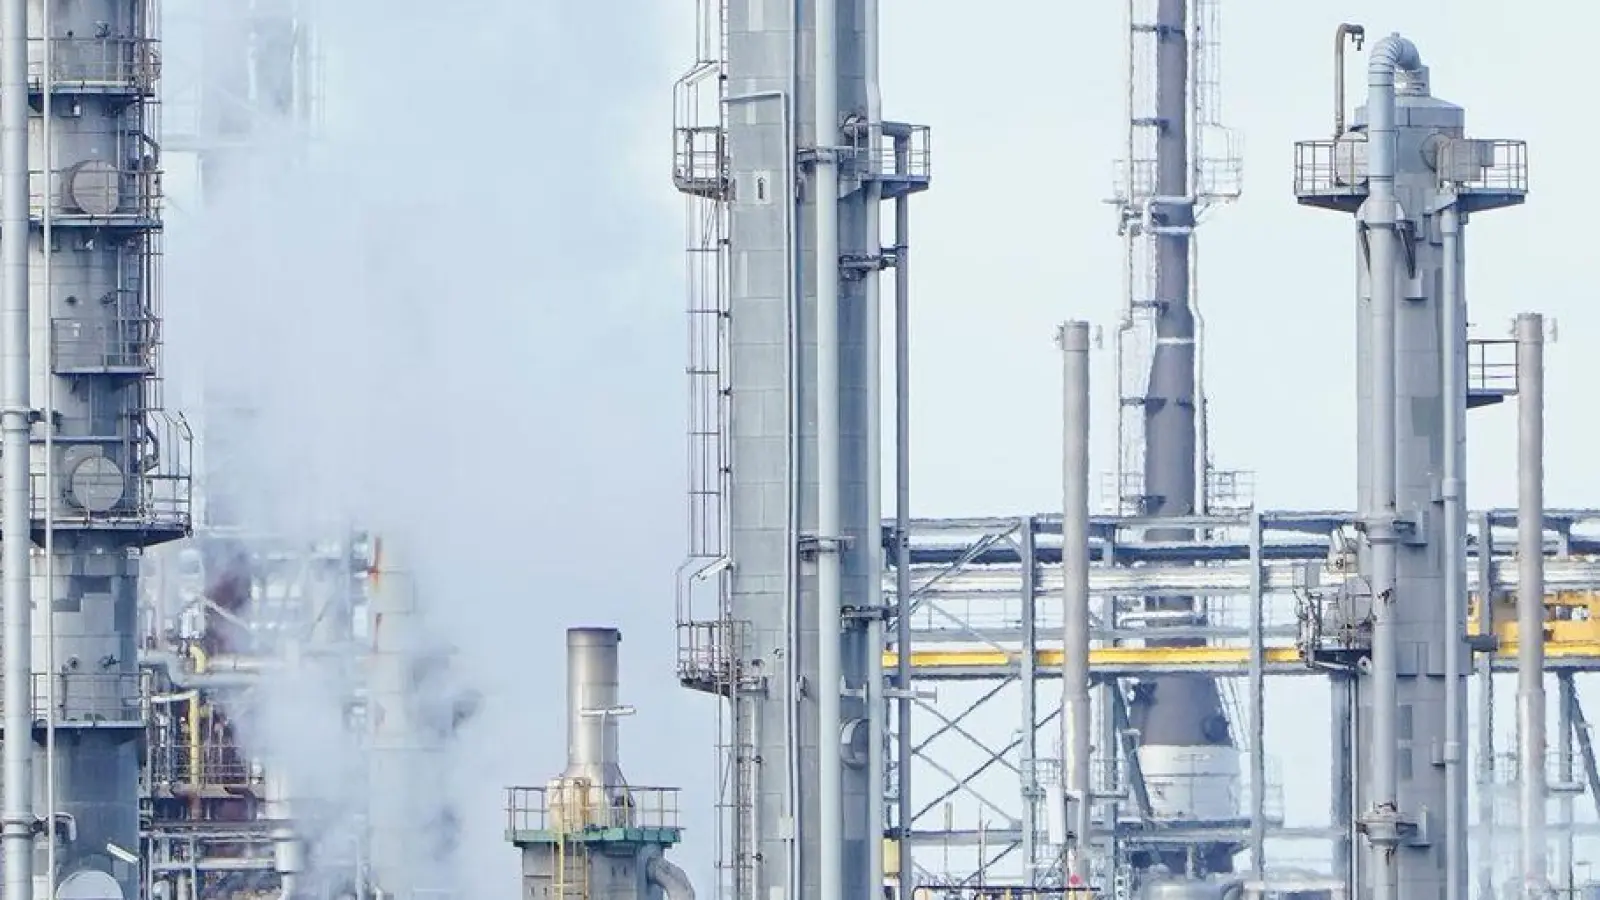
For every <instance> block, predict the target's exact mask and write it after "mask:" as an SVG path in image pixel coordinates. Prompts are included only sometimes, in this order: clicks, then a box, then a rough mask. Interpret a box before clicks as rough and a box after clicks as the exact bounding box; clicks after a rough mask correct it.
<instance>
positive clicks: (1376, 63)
mask: <svg viewBox="0 0 1600 900" xmlns="http://www.w3.org/2000/svg"><path fill="white" fill-rule="evenodd" d="M1420 68H1422V53H1421V52H1419V51H1418V50H1417V45H1416V44H1413V43H1412V42H1411V41H1410V39H1408V38H1404V37H1401V36H1400V35H1399V34H1391V35H1389V36H1388V37H1385V38H1384V39H1383V40H1380V41H1378V43H1376V44H1374V45H1373V46H1372V52H1371V53H1370V54H1368V56H1367V80H1368V81H1369V82H1371V83H1379V84H1387V83H1388V82H1389V81H1391V80H1393V78H1394V73H1395V72H1396V71H1402V72H1415V71H1417V70H1418V69H1420Z"/></svg>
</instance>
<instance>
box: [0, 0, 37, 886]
mask: <svg viewBox="0 0 1600 900" xmlns="http://www.w3.org/2000/svg"><path fill="white" fill-rule="evenodd" d="M47 127H48V126H47ZM45 177H46V178H48V177H49V176H48V175H46V176H45ZM0 184H4V185H5V190H4V191H3V192H0V195H3V196H0V277H3V278H4V281H3V282H0V341H3V342H4V343H3V346H0V355H3V356H4V366H3V368H0V374H3V376H4V386H3V390H4V402H3V405H0V458H3V460H4V462H3V467H4V468H3V476H4V477H3V481H0V485H3V487H0V489H3V494H0V538H3V540H4V546H3V548H0V554H3V556H0V578H3V581H4V587H5V590H4V594H3V596H0V602H3V603H4V605H5V612H4V616H5V621H4V626H5V634H4V639H3V642H0V643H3V649H0V654H3V655H4V658H5V688H4V694H5V735H4V741H3V743H4V745H5V746H4V758H5V759H4V762H5V765H4V783H3V787H0V790H3V791H4V794H5V800H4V811H3V819H0V834H3V836H4V842H5V896H6V898H7V900H27V898H29V897H32V896H33V822H34V817H33V739H32V735H33V687H32V686H33V614H32V610H33V597H32V594H31V590H30V588H31V585H30V583H29V582H30V575H31V574H32V571H33V569H32V559H31V557H30V553H29V551H30V550H31V549H32V547H33V538H32V520H33V511H32V509H31V508H30V505H31V504H30V500H31V498H32V492H31V490H30V487H31V485H30V484H29V474H28V472H29V465H28V463H29V454H30V453H31V450H30V447H29V443H30V441H29V437H30V431H31V424H30V420H31V417H32V408H33V407H32V400H31V393H30V388H29V379H30V376H31V374H32V373H31V371H30V369H29V341H30V339H31V336H30V335H29V332H28V319H29V316H28V301H29V298H28V245H29V241H30V233H31V226H30V224H29V221H28V194H29V193H30V192H29V190H28V189H27V187H26V185H28V184H29V179H28V2H27V0H0ZM47 377H48V376H47Z"/></svg>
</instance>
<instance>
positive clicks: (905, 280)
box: [894, 135, 916, 900]
mask: <svg viewBox="0 0 1600 900" xmlns="http://www.w3.org/2000/svg"><path fill="white" fill-rule="evenodd" d="M894 165H895V171H897V172H902V173H905V172H909V171H910V170H911V138H910V136H909V135H904V136H902V135H897V136H896V137H895V141H894ZM910 316H911V198H910V196H909V195H907V194H904V193H902V194H901V195H900V196H898V197H896V198H895V200H894V393H895V404H894V413H895V423H894V531H895V560H894V591H895V603H896V609H895V632H894V645H895V686H896V687H898V688H899V689H900V692H901V694H900V700H899V709H898V710H897V712H898V713H899V715H898V721H897V722H896V725H897V728H898V736H897V737H898V740H897V742H896V747H895V756H896V759H895V771H896V773H897V775H898V779H899V784H898V785H896V797H897V801H896V802H897V803H898V805H899V810H898V813H897V816H896V820H897V823H898V825H899V835H900V837H899V851H900V853H899V866H898V868H899V871H900V878H899V883H898V884H897V885H896V886H897V887H898V888H899V892H900V900H911V894H912V890H913V888H914V887H915V885H916V877H915V874H914V872H915V867H914V866H913V865H912V860H911V839H910V838H911V819H912V817H913V816H915V815H916V808H915V807H914V806H912V803H911V757H912V751H913V748H914V746H915V745H913V744H912V742H911V318H910Z"/></svg>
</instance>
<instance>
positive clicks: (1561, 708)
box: [1556, 672, 1578, 900]
mask: <svg viewBox="0 0 1600 900" xmlns="http://www.w3.org/2000/svg"><path fill="white" fill-rule="evenodd" d="M1577 697H1578V686H1577V685H1576V684H1574V683H1573V680H1572V673H1571V672H1557V673H1556V733H1557V734H1558V735H1559V736H1560V741H1561V743H1560V744H1559V745H1558V747H1559V749H1558V751H1557V753H1558V755H1557V757H1556V767H1557V768H1556V778H1557V779H1559V780H1560V782H1561V798H1560V800H1559V801H1558V802H1557V807H1558V808H1559V810H1560V820H1559V821H1560V824H1561V831H1560V834H1559V835H1558V837H1557V843H1556V884H1557V885H1558V886H1559V890H1560V893H1561V894H1562V895H1563V896H1565V897H1568V898H1573V900H1575V898H1574V897H1573V894H1574V892H1575V891H1576V890H1577V882H1576V881H1575V880H1574V876H1575V874H1576V873H1575V872H1574V871H1573V866H1574V864H1575V861H1576V856H1575V855H1574V854H1575V852H1576V849H1577V848H1576V846H1575V845H1576V843H1577V841H1576V834H1575V832H1574V830H1573V825H1574V824H1575V823H1574V820H1573V817H1572V813H1573V808H1572V807H1573V804H1572V795H1573V793H1574V792H1575V790H1574V785H1573V771H1572V768H1573V767H1572V763H1573V758H1572V757H1573V753H1572V749H1573V748H1572V744H1573V730H1572V725H1573V723H1572V707H1573V705H1574V703H1576V702H1577Z"/></svg>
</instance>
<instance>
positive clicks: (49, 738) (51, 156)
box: [39, 2, 199, 900]
mask: <svg viewBox="0 0 1600 900" xmlns="http://www.w3.org/2000/svg"><path fill="white" fill-rule="evenodd" d="M54 5H55V4H53V3H49V2H45V3H43V4H41V5H40V6H39V33H40V35H41V36H42V37H43V38H44V46H43V48H42V56H41V62H42V65H41V66H40V76H39V93H40V101H39V119H40V121H41V122H42V123H43V127H42V128H41V130H40V136H39V149H40V151H41V153H40V155H41V156H43V157H44V162H43V163H41V164H40V166H39V168H41V169H43V170H44V178H45V184H50V182H51V179H52V178H53V177H54V174H53V173H54V172H55V171H56V170H57V169H58V168H59V166H57V165H56V152H55V130H56V129H55V121H56V118H55V108H54V97H53V95H54V94H55V82H54V78H55V38H54V35H53V32H54V25H53V24H52V23H51V21H50V12H51V9H52V8H53V7H54ZM39 244H40V246H41V248H42V249H43V252H44V265H43V266H41V267H40V271H39V276H40V281H41V282H42V284H41V285H40V287H41V290H40V291H39V293H40V294H41V295H42V296H43V297H44V308H45V310H46V315H47V316H50V317H52V318H53V317H54V313H55V286H54V284H53V283H52V281H53V279H54V276H55V267H56V250H55V205H54V203H48V202H47V203H44V204H43V205H42V206H41V208H40V213H39ZM55 352H56V339H55V324H54V322H51V323H50V325H49V332H48V337H46V339H45V342H44V357H45V358H44V365H43V367H42V368H43V369H44V371H45V373H46V374H45V379H44V410H45V417H46V418H45V423H44V484H43V487H44V495H45V496H46V497H54V496H55V495H56V445H55V440H56V425H55V410H56V379H55V374H54V373H55V368H56V367H55ZM55 511H56V508H55V504H54V503H46V504H45V505H44V577H43V578H42V579H40V580H41V581H42V582H43V583H44V600H45V602H44V608H45V613H44V671H45V679H44V708H45V713H44V821H45V842H46V843H45V855H44V870H45V872H46V873H47V875H48V877H47V878H46V879H45V883H44V884H45V893H44V895H45V900H56V885H57V883H58V882H59V880H60V879H59V878H57V877H56V871H57V869H58V868H59V858H58V855H59V852H60V848H59V846H58V838H57V835H56V804H57V800H56V792H57V788H56V780H57V776H56V715H57V710H56V612H55V596H56V522H55ZM163 587H164V585H163ZM158 602H159V601H158ZM196 796H197V797H198V796H199V793H198V792H196Z"/></svg>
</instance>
